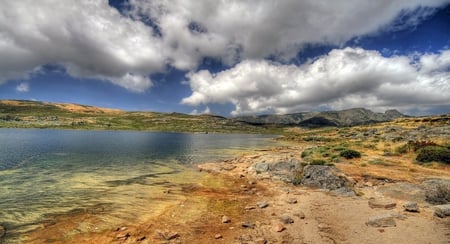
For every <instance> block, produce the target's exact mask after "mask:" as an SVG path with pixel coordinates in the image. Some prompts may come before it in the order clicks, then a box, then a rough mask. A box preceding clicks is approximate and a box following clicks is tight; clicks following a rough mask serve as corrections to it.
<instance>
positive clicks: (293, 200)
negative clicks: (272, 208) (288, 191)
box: [286, 198, 297, 204]
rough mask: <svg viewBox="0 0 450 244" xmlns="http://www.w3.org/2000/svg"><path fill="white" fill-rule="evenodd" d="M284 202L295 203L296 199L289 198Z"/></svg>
mask: <svg viewBox="0 0 450 244" xmlns="http://www.w3.org/2000/svg"><path fill="white" fill-rule="evenodd" d="M286 202H287V203H289V204H296V203H297V199H295V198H289V199H288V200H287V201H286Z"/></svg>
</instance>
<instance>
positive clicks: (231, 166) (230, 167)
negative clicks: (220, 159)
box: [221, 164, 236, 171]
mask: <svg viewBox="0 0 450 244" xmlns="http://www.w3.org/2000/svg"><path fill="white" fill-rule="evenodd" d="M235 168H236V165H232V164H226V165H223V166H222V167H221V169H222V170H226V171H231V170H233V169H235Z"/></svg>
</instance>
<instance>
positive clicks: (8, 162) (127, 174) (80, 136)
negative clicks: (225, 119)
mask: <svg viewBox="0 0 450 244" xmlns="http://www.w3.org/2000/svg"><path fill="white" fill-rule="evenodd" d="M272 138H274V136H269V135H243V134H188V133H158V132H132V131H71V130H40V129H0V187H1V188H0V189H1V191H0V225H2V226H4V227H5V228H6V229H7V236H6V238H7V240H8V241H10V242H18V241H20V237H21V236H22V235H23V234H24V233H27V232H29V231H31V230H34V229H36V228H38V227H40V226H42V223H44V222H45V221H48V219H51V218H52V216H54V215H57V214H65V213H69V212H73V211H77V210H84V211H87V210H89V211H101V212H102V223H101V224H99V225H98V226H97V227H96V228H111V226H114V225H115V224H117V223H121V222H124V221H127V220H129V221H134V222H138V221H140V220H144V219H145V218H148V216H151V215H152V214H157V213H158V211H160V210H161V209H162V206H163V205H164V204H167V203H170V202H175V201H177V200H179V199H178V197H177V196H176V194H175V195H168V194H166V195H163V194H164V193H163V192H164V190H165V189H167V188H171V187H172V188H173V187H175V188H176V187H177V186H179V185H182V184H186V183H199V182H200V181H201V179H202V177H203V176H202V175H204V174H203V173H201V172H198V171H197V170H195V169H194V167H192V165H195V164H197V163H200V162H206V161H218V160H221V159H225V158H230V157H233V155H237V154H239V153H244V152H245V151H248V150H254V149H257V148H264V147H269V146H273V145H274V144H275V142H274V140H272ZM86 231H88V230H86Z"/></svg>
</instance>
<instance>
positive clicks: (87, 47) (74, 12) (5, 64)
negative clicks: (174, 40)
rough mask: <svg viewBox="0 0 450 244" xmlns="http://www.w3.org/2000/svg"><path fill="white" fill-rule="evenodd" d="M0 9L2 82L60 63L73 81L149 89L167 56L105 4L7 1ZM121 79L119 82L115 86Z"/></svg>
mask: <svg viewBox="0 0 450 244" xmlns="http://www.w3.org/2000/svg"><path fill="white" fill-rule="evenodd" d="M1 5H2V7H1V9H0V56H2V57H8V58H7V59H6V58H2V59H1V60H0V80H3V81H5V80H8V79H14V78H22V77H26V76H27V74H29V73H30V72H32V71H33V70H35V69H36V68H38V67H40V66H42V65H45V64H55V63H56V64H61V65H63V66H64V67H65V68H66V69H67V71H68V73H69V74H70V75H72V76H75V77H82V78H87V77H88V78H97V77H106V78H108V79H111V81H112V82H113V83H116V84H118V85H121V86H123V87H125V88H127V89H130V90H134V91H141V90H142V89H147V88H149V87H150V86H149V80H148V79H130V77H129V74H131V73H133V74H135V75H137V76H146V75H148V74H149V73H153V72H157V71H161V70H163V69H164V66H165V65H166V61H165V59H166V55H165V54H164V53H163V52H164V50H163V49H162V48H161V46H162V42H161V40H160V39H158V38H155V37H153V36H152V30H151V28H149V27H148V26H146V25H144V24H143V23H142V22H140V21H133V20H131V19H129V18H126V17H123V16H121V15H120V13H119V12H117V11H116V10H115V9H114V8H111V7H110V6H109V5H108V3H107V1H98V0H96V1H51V0H43V1H32V0H23V1H15V0H5V1H2V3H1ZM119 79H122V82H118V80H119Z"/></svg>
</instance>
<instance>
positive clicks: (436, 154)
mask: <svg viewBox="0 0 450 244" xmlns="http://www.w3.org/2000/svg"><path fill="white" fill-rule="evenodd" d="M416 160H417V161H419V162H422V163H427V162H433V161H436V162H441V163H446V164H450V149H448V148H446V147H441V146H426V147H424V148H422V149H420V150H419V153H418V154H417V157H416Z"/></svg>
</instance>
